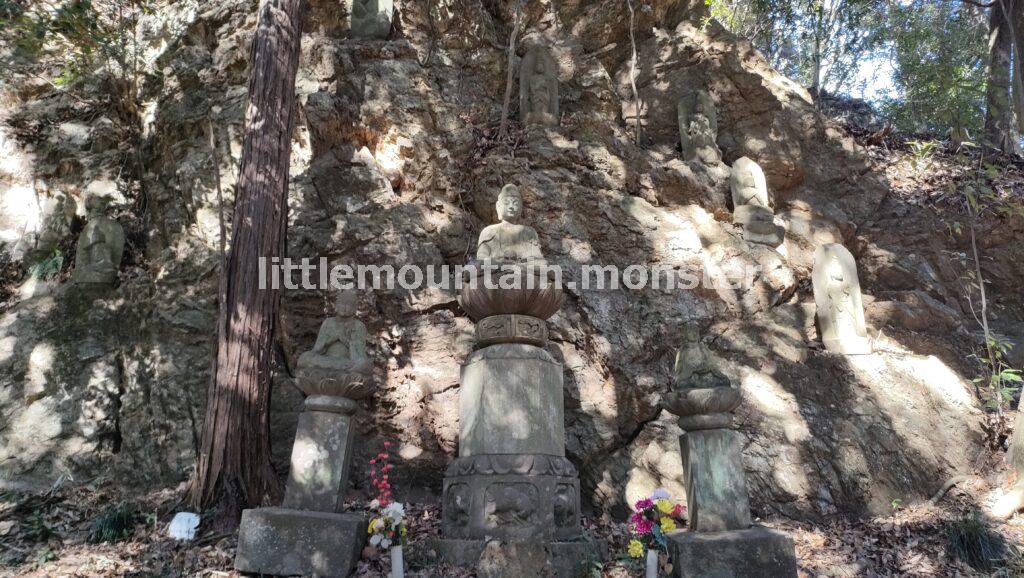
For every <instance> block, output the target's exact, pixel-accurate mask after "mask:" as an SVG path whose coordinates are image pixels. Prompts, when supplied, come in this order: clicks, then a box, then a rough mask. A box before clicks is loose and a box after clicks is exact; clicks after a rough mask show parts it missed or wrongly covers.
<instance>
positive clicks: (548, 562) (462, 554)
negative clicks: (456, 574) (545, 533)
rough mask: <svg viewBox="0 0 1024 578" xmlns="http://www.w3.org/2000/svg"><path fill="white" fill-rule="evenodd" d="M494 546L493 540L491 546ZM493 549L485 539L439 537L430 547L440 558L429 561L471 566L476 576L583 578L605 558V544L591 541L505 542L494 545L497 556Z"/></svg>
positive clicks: (428, 562) (429, 561) (465, 566)
mask: <svg viewBox="0 0 1024 578" xmlns="http://www.w3.org/2000/svg"><path fill="white" fill-rule="evenodd" d="M494 545H495V544H494V543H493V542H492V543H491V546H494ZM491 549H492V548H490V547H489V545H488V542H487V541H484V540H452V539H440V540H435V541H433V543H431V545H430V548H429V550H430V551H431V553H436V554H437V558H436V559H434V560H427V561H426V562H427V564H430V563H437V562H444V563H448V564H454V565H455V566H462V567H464V568H472V569H475V570H476V571H477V576H481V577H487V578H491V577H496V576H524V575H527V573H529V575H530V576H537V577H538V578H540V577H541V576H545V577H547V576H550V577H553V578H580V577H583V576H591V575H592V574H591V570H592V569H593V564H594V563H595V562H598V561H600V560H601V559H602V558H603V550H604V544H602V543H597V542H589V541H576V542H543V541H540V542H526V543H522V542H521V543H517V544H508V543H503V544H500V545H498V548H493V549H494V550H497V551H498V554H499V555H498V556H489V555H488V554H492V552H489V550H491ZM524 550H529V552H530V555H529V556H523V555H521V553H522V552H523V551H524ZM502 551H504V552H502ZM502 553H505V555H501V554H502Z"/></svg>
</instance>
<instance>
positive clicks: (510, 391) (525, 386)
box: [459, 343, 565, 457]
mask: <svg viewBox="0 0 1024 578" xmlns="http://www.w3.org/2000/svg"><path fill="white" fill-rule="evenodd" d="M460 384H461V385H460V390H459V419H460V423H459V456H461V457H468V456H475V455H481V454H546V455H552V456H564V455H565V417H564V411H563V401H562V364H561V363H558V362H557V361H555V360H554V358H552V357H551V354H549V353H548V352H547V351H545V350H543V349H541V348H540V347H536V346H533V345H525V344H521V343H502V344H498V345H491V346H489V347H484V348H483V349H480V350H478V351H476V352H474V353H473V355H471V356H470V357H469V359H468V360H466V362H465V363H464V364H463V365H462V376H461V379H460Z"/></svg>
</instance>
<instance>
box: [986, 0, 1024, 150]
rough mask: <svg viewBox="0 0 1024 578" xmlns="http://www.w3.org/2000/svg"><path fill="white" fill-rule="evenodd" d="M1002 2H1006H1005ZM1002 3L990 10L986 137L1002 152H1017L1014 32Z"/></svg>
mask: <svg viewBox="0 0 1024 578" xmlns="http://www.w3.org/2000/svg"><path fill="white" fill-rule="evenodd" d="M1004 1H1005V0H1004ZM1003 5H1004V3H1003V2H998V1H997V2H996V3H995V5H994V6H992V8H991V9H990V10H989V37H988V47H989V68H988V83H987V87H986V94H985V104H986V107H985V137H986V139H987V140H988V142H989V144H991V145H992V146H993V147H995V148H997V149H999V150H1001V151H1003V152H1004V153H1008V154H1009V153H1017V152H1020V151H1019V147H1018V145H1017V131H1016V130H1015V129H1016V127H1015V126H1014V120H1013V104H1012V100H1011V96H1010V95H1011V92H1010V84H1011V82H1010V81H1011V76H1010V65H1011V56H1010V55H1011V51H1012V50H1013V42H1012V41H1011V39H1012V37H1013V31H1012V30H1011V23H1010V17H1009V14H1007V13H1006V11H1004V9H1003Z"/></svg>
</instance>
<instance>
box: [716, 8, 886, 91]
mask: <svg viewBox="0 0 1024 578" xmlns="http://www.w3.org/2000/svg"><path fill="white" fill-rule="evenodd" d="M706 2H707V3H708V7H709V9H710V12H711V16H712V17H713V18H715V19H717V20H718V21H719V22H721V23H722V24H723V25H724V26H725V27H726V28H728V29H730V30H732V31H733V32H736V33H737V34H740V35H742V36H746V37H747V38H749V39H750V40H751V41H752V42H753V43H754V46H756V47H757V48H758V50H760V51H761V52H762V53H763V54H764V55H765V57H766V58H768V61H769V62H771V64H772V66H774V67H775V68H777V69H778V70H779V71H780V72H782V73H783V74H785V75H786V76H789V77H790V78H793V79H795V80H796V81H798V82H801V83H803V84H804V85H806V86H813V85H814V81H815V78H814V76H815V71H816V70H817V69H818V68H819V66H817V64H818V63H819V61H820V72H819V75H820V82H819V86H820V88H822V89H825V90H828V91H829V92H843V91H847V90H849V89H850V88H851V84H852V83H853V81H854V77H855V75H856V72H857V67H858V63H859V62H860V61H861V60H862V59H863V58H865V57H866V56H867V55H869V54H870V53H871V52H872V51H874V50H875V49H877V48H878V47H879V46H880V45H881V43H882V42H883V41H884V40H885V30H886V26H885V20H886V15H887V14H888V11H889V3H888V2H885V1H884V0H706Z"/></svg>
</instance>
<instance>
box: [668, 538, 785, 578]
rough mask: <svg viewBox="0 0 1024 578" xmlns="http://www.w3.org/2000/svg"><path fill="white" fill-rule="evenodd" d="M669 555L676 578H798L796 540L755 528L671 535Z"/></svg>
mask: <svg viewBox="0 0 1024 578" xmlns="http://www.w3.org/2000/svg"><path fill="white" fill-rule="evenodd" d="M668 552H669V555H670V556H671V557H672V559H673V560H676V561H677V563H676V564H673V566H672V576H673V577H675V578H707V577H709V576H714V577H715V578H751V577H753V576H764V577H769V576H770V577H771V578H796V576H797V565H796V551H795V550H794V548H793V540H792V539H791V538H790V537H789V536H787V535H786V534H784V533H782V532H779V531H777V530H769V529H768V528H764V527H762V526H753V527H751V528H747V529H744V530H730V531H728V532H672V533H670V534H669V535H668Z"/></svg>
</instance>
